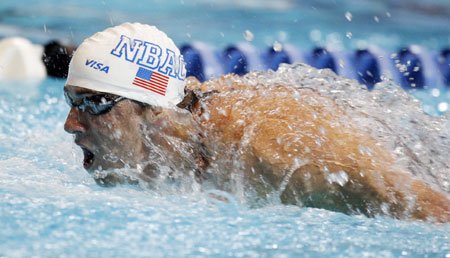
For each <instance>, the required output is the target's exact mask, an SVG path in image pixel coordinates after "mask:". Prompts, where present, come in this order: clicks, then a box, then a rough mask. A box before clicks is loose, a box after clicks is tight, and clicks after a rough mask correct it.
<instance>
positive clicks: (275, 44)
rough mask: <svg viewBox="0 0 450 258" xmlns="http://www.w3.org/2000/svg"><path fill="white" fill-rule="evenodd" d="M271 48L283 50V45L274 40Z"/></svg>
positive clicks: (278, 50) (276, 50) (277, 50)
mask: <svg viewBox="0 0 450 258" xmlns="http://www.w3.org/2000/svg"><path fill="white" fill-rule="evenodd" d="M273 50H275V52H280V51H282V50H283V45H282V44H281V43H280V42H278V41H275V42H274V43H273Z"/></svg>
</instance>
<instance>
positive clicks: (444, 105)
mask: <svg viewBox="0 0 450 258" xmlns="http://www.w3.org/2000/svg"><path fill="white" fill-rule="evenodd" d="M438 110H439V111H440V112H447V110H448V103H447V102H441V103H439V105H438Z"/></svg>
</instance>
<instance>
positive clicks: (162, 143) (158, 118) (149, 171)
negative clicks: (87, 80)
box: [64, 85, 196, 185]
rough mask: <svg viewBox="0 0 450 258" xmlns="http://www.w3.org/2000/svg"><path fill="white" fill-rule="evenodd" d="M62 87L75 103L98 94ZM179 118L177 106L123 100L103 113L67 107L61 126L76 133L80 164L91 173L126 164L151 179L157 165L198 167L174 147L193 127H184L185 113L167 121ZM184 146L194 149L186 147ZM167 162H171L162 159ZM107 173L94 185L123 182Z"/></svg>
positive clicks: (118, 167) (188, 139) (96, 92)
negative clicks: (64, 119)
mask: <svg viewBox="0 0 450 258" xmlns="http://www.w3.org/2000/svg"><path fill="white" fill-rule="evenodd" d="M64 91H65V93H66V94H67V95H68V97H69V98H70V99H71V100H72V101H73V102H74V103H80V101H81V100H82V99H83V98H86V97H90V96H93V95H97V94H102V93H101V92H98V91H94V90H90V89H86V88H81V87H76V86H70V85H66V86H65V87H64ZM179 116H183V117H184V115H183V114H179V113H178V112H176V111H175V110H171V109H162V108H155V107H152V106H148V105H145V106H144V105H143V104H141V103H138V102H135V101H132V100H129V99H125V100H122V101H120V102H118V103H116V104H115V105H114V106H113V107H112V108H111V110H110V111H109V112H107V113H104V114H101V115H92V114H90V113H89V112H87V111H83V110H80V109H79V108H77V107H71V109H70V112H69V114H68V116H67V119H66V122H65V125H64V129H65V130H66V131H67V132H68V133H71V134H73V135H74V136H75V143H76V144H77V145H78V146H80V147H81V149H82V150H83V154H84V160H83V166H84V168H85V169H86V170H87V171H88V172H89V173H94V172H95V171H103V170H112V169H120V168H124V167H128V168H136V169H138V171H140V172H143V173H140V174H139V176H140V177H144V179H146V180H149V179H150V177H153V176H155V172H156V171H155V170H157V168H156V167H157V165H158V163H162V162H165V163H169V164H170V165H172V166H173V167H177V168H185V169H193V167H195V166H196V164H193V162H191V161H190V160H185V159H181V158H180V157H181V156H180V155H177V154H178V153H179V152H180V151H185V150H180V149H174V146H175V144H173V142H174V141H177V140H178V141H182V142H191V141H192V140H191V138H192V135H196V132H195V131H193V130H192V129H193V128H195V127H192V126H190V128H191V129H186V128H183V127H185V126H188V125H190V123H189V121H184V120H183V117H180V119H179V121H180V123H175V122H174V121H173V119H168V117H171V118H173V117H179ZM186 148H193V147H192V146H190V145H187V146H186ZM188 151H189V150H188ZM162 159H165V160H162ZM168 160H169V161H170V162H166V161H168ZM192 160H194V159H192ZM111 177H112V174H111V176H110V177H109V178H106V179H103V180H100V181H98V180H97V183H100V184H105V185H114V184H115V183H117V181H118V182H121V181H123V180H121V179H119V178H117V177H116V178H111Z"/></svg>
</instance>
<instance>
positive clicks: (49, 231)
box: [0, 0, 450, 257]
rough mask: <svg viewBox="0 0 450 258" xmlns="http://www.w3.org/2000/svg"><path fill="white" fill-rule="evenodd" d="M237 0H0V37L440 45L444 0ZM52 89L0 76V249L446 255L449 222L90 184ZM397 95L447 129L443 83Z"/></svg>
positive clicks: (448, 93) (2, 252)
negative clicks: (152, 31)
mask: <svg viewBox="0 0 450 258" xmlns="http://www.w3.org/2000/svg"><path fill="white" fill-rule="evenodd" d="M243 2H244V1H217V2H215V3H211V2H210V1H193V2H188V1H177V2H170V3H165V2H163V1H154V2H139V3H136V4H134V5H132V4H129V3H122V2H121V1H99V2H94V1H66V2H64V3H63V2H61V1H32V0H28V1H22V2H21V4H17V3H16V2H15V1H2V3H1V4H0V11H1V12H2V14H3V15H2V20H1V21H0V35H2V36H11V35H15V34H16V33H19V34H20V35H22V36H25V37H28V38H30V39H32V40H33V41H34V42H36V43H43V42H45V41H47V40H48V39H50V38H68V39H70V40H71V41H73V42H75V43H80V42H81V40H82V39H83V38H84V37H87V36H89V35H91V34H92V33H94V32H96V31H99V30H102V29H103V28H105V27H107V26H110V25H111V24H119V23H121V22H122V21H129V20H134V21H141V22H146V23H152V24H156V25H158V26H159V27H161V29H163V30H165V31H167V32H168V34H169V35H170V36H171V37H173V38H174V39H175V41H176V42H177V44H182V43H183V42H190V41H194V40H201V41H204V42H207V43H208V44H211V45H213V46H215V47H217V48H220V47H225V46H226V45H227V44H230V43H234V42H238V41H243V40H245V38H244V36H243V32H244V31H245V30H250V31H252V33H253V34H254V39H253V40H252V41H251V43H252V44H254V45H255V46H257V47H259V48H264V47H267V46H269V45H271V44H273V42H274V41H280V42H283V41H286V42H290V43H293V44H295V45H297V46H299V47H305V48H309V47H312V46H314V45H317V44H325V45H326V44H329V43H336V44H338V45H341V46H342V47H343V48H352V47H355V46H357V45H358V44H363V43H361V42H362V41H373V42H374V43H376V44H377V45H379V46H380V47H383V48H385V49H397V48H399V47H403V46H404V45H410V44H420V45H422V46H424V47H427V48H430V49H440V48H443V47H445V46H447V45H448V44H449V35H450V28H449V27H448V26H446V24H448V21H449V19H450V18H449V16H448V13H449V12H450V11H449V10H450V4H449V3H448V2H446V1H437V0H436V1H430V2H429V3H428V4H421V3H420V2H419V1H407V2H409V3H411V4H412V5H411V6H409V5H406V4H405V3H404V2H401V3H397V1H393V2H390V1H381V2H379V1H356V0H355V1H351V0H347V1H345V2H343V3H339V4H338V3H336V2H334V1H315V2H312V1H245V3H243ZM274 2H276V3H274ZM305 2H307V3H305ZM419 7H420V8H419ZM347 12H349V13H350V14H351V17H352V18H351V19H350V20H351V21H349V19H348V18H347V17H349V15H348V14H347ZM387 13H389V15H388V14H387ZM375 16H377V17H378V22H376V21H375V19H374V17H375ZM389 16H390V17H389ZM324 17H327V19H325V18H324ZM263 18H264V19H263ZM388 18H389V19H388ZM358 20H359V21H360V22H358V23H357V21H358ZM362 21H364V22H362ZM369 21H370V22H369ZM406 25H409V26H406ZM349 31H351V32H352V37H351V38H348V37H346V33H347V32H349ZM319 34H320V35H319ZM319 36H320V37H319ZM63 85H64V80H56V79H46V80H44V81H41V82H0V142H1V147H0V229H1V231H0V257H34V256H36V257H55V256H60V257H99V256H100V257H105V256H115V257H144V256H145V257H148V256H150V257H186V256H189V257H209V256H220V257H226V256H231V257H261V256H262V257H330V256H333V257H424V256H428V257H450V224H449V223H447V224H431V223H426V222H420V221H399V220H394V219H392V218H389V217H376V218H367V217H364V216H347V215H345V214H342V213H336V212H331V211H326V210H321V209H314V208H300V207H297V206H287V205H281V204H280V202H279V201H277V200H271V201H269V202H267V203H265V204H264V205H260V206H257V207H256V208H255V207H253V206H252V205H249V203H248V202H246V200H245V199H242V198H240V197H239V195H237V194H236V193H225V192H220V191H218V190H216V191H215V190H211V191H213V192H214V194H216V195H222V196H224V197H226V198H227V199H229V200H230V202H229V203H225V202H221V201H217V200H216V199H214V198H211V197H210V195H209V194H208V193H209V192H208V191H202V190H199V189H198V188H197V187H196V186H192V187H191V188H187V189H179V190H177V191H173V190H171V189H170V186H167V188H164V187H161V189H159V190H158V191H154V190H148V189H145V188H140V187H139V186H131V185H124V186H119V187H115V188H102V187H99V186H97V185H96V184H95V182H94V180H93V179H92V178H91V176H90V175H88V174H87V173H86V172H85V171H84V169H83V167H82V159H83V157H82V152H81V150H80V149H79V148H78V147H77V146H75V144H73V137H72V136H71V135H69V134H67V133H66V132H64V130H63V124H64V121H65V118H66V116H67V113H68V111H69V107H68V106H67V104H66V103H65V101H64V97H63V94H62V86H63ZM375 91H376V89H375ZM411 94H412V95H414V96H416V97H417V98H419V99H420V100H421V101H422V107H423V109H424V110H425V111H426V112H428V113H430V114H433V115H436V116H438V115H440V117H441V119H442V121H444V122H445V121H447V129H448V128H450V127H449V126H450V122H449V119H450V117H449V114H448V113H447V114H444V112H443V111H445V110H446V109H444V108H442V107H443V106H445V103H450V90H448V88H446V87H443V86H442V85H437V86H436V87H432V88H430V89H426V90H423V91H412V92H411ZM440 107H441V108H440ZM408 115H410V116H414V117H415V115H414V114H412V115H411V113H408ZM423 121H429V120H423ZM447 134H448V133H447ZM430 145H431V146H439V143H430ZM447 147H448V146H447ZM444 173H447V174H448V173H449V172H448V171H444ZM443 187H445V185H444V186H443ZM447 191H448V190H447Z"/></svg>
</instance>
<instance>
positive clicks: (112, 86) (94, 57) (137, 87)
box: [67, 23, 186, 107]
mask: <svg viewBox="0 0 450 258" xmlns="http://www.w3.org/2000/svg"><path fill="white" fill-rule="evenodd" d="M185 77H186V72H185V67H184V61H183V57H182V56H181V54H180V50H179V49H178V48H177V46H176V45H175V43H174V42H173V41H172V39H170V38H169V37H168V36H167V35H166V34H165V33H164V32H162V31H160V30H158V29H157V28H156V27H154V26H149V25H144V24H140V23H124V24H122V25H119V26H116V27H112V28H108V29H106V30H104V31H102V32H98V33H96V34H95V35H93V36H92V37H90V38H88V39H86V40H85V41H84V42H83V43H82V44H81V45H80V46H79V47H78V49H77V50H76V52H75V54H74V56H73V58H72V61H71V62H70V67H69V75H68V78H67V85H71V86H77V87H82V88H86V89H90V90H95V91H99V92H104V93H110V94H115V95H118V96H122V97H125V98H128V99H132V100H136V101H139V102H142V103H146V104H150V105H152V106H160V107H174V106H175V105H176V104H178V103H179V102H181V101H182V100H183V97H184V88H185Z"/></svg>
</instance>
